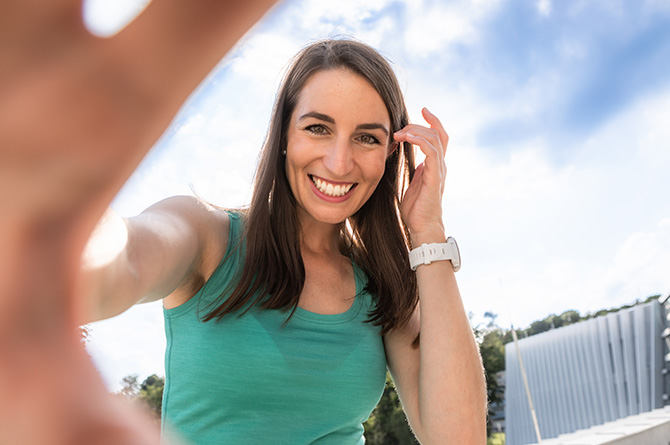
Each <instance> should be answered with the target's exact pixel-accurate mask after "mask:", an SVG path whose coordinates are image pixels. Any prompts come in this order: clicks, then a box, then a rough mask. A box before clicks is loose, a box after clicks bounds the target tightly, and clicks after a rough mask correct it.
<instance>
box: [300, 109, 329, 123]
mask: <svg viewBox="0 0 670 445" xmlns="http://www.w3.org/2000/svg"><path fill="white" fill-rule="evenodd" d="M308 117H313V118H314V119H319V120H322V121H325V122H328V123H331V124H334V123H335V119H333V118H332V117H330V116H328V115H327V114H323V113H317V112H316V111H310V112H309V113H305V114H303V115H302V116H300V118H299V119H298V120H303V119H306V118H308Z"/></svg>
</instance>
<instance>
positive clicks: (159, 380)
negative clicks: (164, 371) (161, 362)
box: [137, 374, 165, 421]
mask: <svg viewBox="0 0 670 445" xmlns="http://www.w3.org/2000/svg"><path fill="white" fill-rule="evenodd" d="M163 388H165V378H164V377H158V376H157V375H156V374H152V375H150V376H149V377H147V378H146V379H145V380H144V381H143V382H142V384H141V385H140V391H139V394H138V396H137V398H138V399H139V400H140V401H141V402H142V403H143V404H144V405H145V406H146V407H147V409H148V410H149V411H150V412H151V413H152V414H153V415H154V416H155V418H156V419H157V420H159V421H160V418H161V413H162V405H163Z"/></svg>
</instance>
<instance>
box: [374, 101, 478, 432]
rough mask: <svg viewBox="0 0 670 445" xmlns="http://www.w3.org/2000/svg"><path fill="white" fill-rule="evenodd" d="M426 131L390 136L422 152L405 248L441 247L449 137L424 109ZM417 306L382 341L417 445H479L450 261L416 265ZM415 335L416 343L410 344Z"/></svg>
mask: <svg viewBox="0 0 670 445" xmlns="http://www.w3.org/2000/svg"><path fill="white" fill-rule="evenodd" d="M423 116H424V118H425V119H426V121H427V122H428V124H429V125H430V128H427V127H423V126H419V125H408V126H407V127H405V128H404V129H402V130H401V131H399V132H398V133H396V134H395V139H396V140H397V141H400V142H409V143H411V144H414V145H417V146H419V148H420V149H421V151H422V152H423V153H424V154H425V155H426V159H425V161H424V163H423V164H421V165H420V166H419V167H417V170H416V173H415V175H414V179H413V180H412V183H411V184H410V186H409V188H408V189H407V193H406V194H405V198H404V200H403V205H402V215H403V220H404V221H405V223H406V224H407V226H408V227H409V230H410V234H411V237H412V245H413V246H414V247H418V246H420V245H421V244H424V243H443V242H445V234H444V226H443V223H442V194H443V191H444V179H445V176H446V165H445V163H444V154H445V152H446V148H447V142H448V140H449V137H448V136H447V133H446V132H445V131H444V128H443V127H442V124H441V123H440V121H439V120H438V119H437V117H435V116H434V115H433V114H432V113H430V112H429V111H428V110H426V109H424V110H423ZM416 274H417V281H418V287H419V306H418V307H417V310H416V311H415V313H414V315H413V317H412V319H411V321H410V322H409V323H408V324H407V325H406V326H404V327H402V328H399V329H395V330H393V331H391V332H389V333H388V334H386V336H385V337H384V345H385V348H386V354H387V358H388V366H389V370H390V372H391V375H392V377H393V380H394V382H395V384H396V387H397V389H398V393H399V395H400V398H401V400H402V403H403V407H404V409H405V412H406V414H407V417H408V420H409V422H410V425H411V427H412V429H413V431H414V433H415V434H416V436H417V438H418V439H419V440H420V441H421V443H424V444H452V443H453V444H482V443H485V442H486V385H485V381H484V373H483V369H482V362H481V358H480V355H479V350H478V348H477V344H476V342H475V339H474V335H473V333H472V329H471V327H470V323H469V321H468V317H467V315H466V312H465V309H464V307H463V302H462V300H461V296H460V293H459V291H458V285H457V283H456V279H455V276H454V270H453V268H452V265H451V262H450V261H435V262H433V263H431V264H428V265H426V264H424V265H421V266H419V267H418V268H417V271H416ZM419 332H420V333H421V337H420V346H419V347H418V348H413V347H412V343H413V341H414V339H415V338H416V335H417V334H418V333H419Z"/></svg>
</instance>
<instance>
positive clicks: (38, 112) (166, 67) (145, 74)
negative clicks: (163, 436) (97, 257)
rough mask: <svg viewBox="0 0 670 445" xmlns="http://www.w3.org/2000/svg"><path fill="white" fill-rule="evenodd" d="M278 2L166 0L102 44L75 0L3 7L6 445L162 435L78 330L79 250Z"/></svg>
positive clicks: (1, 336) (1, 231) (1, 416)
mask: <svg viewBox="0 0 670 445" xmlns="http://www.w3.org/2000/svg"><path fill="white" fill-rule="evenodd" d="M274 2H275V0H250V1H244V2H238V1H232V0H190V1H181V0H161V1H155V2H152V3H151V4H150V5H149V6H148V8H147V9H146V10H145V11H144V12H143V13H142V14H141V15H140V16H139V17H138V18H137V19H136V20H135V21H134V22H132V23H131V24H130V25H129V26H128V27H127V28H125V29H124V30H122V31H121V32H120V33H119V34H117V35H116V36H114V37H112V38H109V39H101V38H97V37H94V36H92V35H90V34H89V33H88V32H87V30H86V29H85V27H84V26H83V23H82V19H81V1H80V0H53V1H47V2H45V1H41V0H9V1H4V2H2V3H1V4H0V54H2V63H0V98H2V99H1V100H0V102H1V103H2V105H1V106H0V246H2V250H1V251H0V400H2V403H0V442H2V443H3V444H5V443H9V444H13V443H20V444H32V443H51V444H61V443H62V444H66V443H67V444H73V443H87V444H88V443H124V444H133V443H142V444H146V443H154V442H155V443H157V442H158V438H157V437H156V436H155V435H152V434H150V433H147V432H146V431H144V430H143V429H142V428H141V427H139V426H138V421H137V420H136V419H135V418H134V417H133V416H132V415H127V414H125V415H124V412H123V411H121V410H119V409H118V407H117V406H116V405H115V402H113V401H112V400H111V398H109V397H107V394H106V391H105V389H104V387H103V385H102V383H101V381H100V379H99V377H98V375H97V372H96V371H95V369H94V368H93V366H92V364H91V363H90V360H89V359H88V357H87V356H86V354H85V352H84V351H83V349H82V348H81V345H80V344H79V341H78V336H77V334H76V330H75V320H76V316H77V314H79V313H80V312H81V309H80V308H78V307H77V304H76V302H77V301H78V299H77V298H76V287H77V280H78V272H79V267H80V256H81V252H82V250H83V247H84V245H85V243H86V240H87V238H88V235H89V233H90V232H91V231H92V230H93V227H94V226H95V224H96V222H97V221H98V219H99V218H100V216H101V215H102V214H103V212H104V210H105V209H106V208H107V206H108V204H109V202H110V201H111V199H112V198H113V196H114V195H115V194H116V192H117V191H118V189H119V188H120V187H121V185H122V184H123V182H124V181H125V180H126V179H127V178H128V176H129V175H130V174H131V172H132V171H133V169H134V168H135V167H136V165H137V164H138V163H139V161H140V160H141V159H142V157H143V156H144V155H145V154H146V152H147V151H148V150H149V148H150V147H151V146H152V145H153V143H154V142H155V141H156V140H157V138H158V137H159V136H160V135H161V133H162V132H163V131H164V130H165V128H166V127H167V125H168V124H169V122H170V120H171V119H172V117H173V116H174V115H175V113H176V112H177V110H178V108H179V107H180V106H181V104H182V103H183V101H184V100H185V99H186V98H187V96H188V95H189V94H190V93H191V91H192V90H193V89H194V88H195V87H196V86H197V85H198V83H199V82H200V81H201V80H202V79H203V78H204V76H206V75H207V73H208V72H209V70H211V69H212V68H213V67H214V65H215V64H216V63H217V62H218V61H219V60H220V59H221V58H222V57H223V55H225V53H226V52H227V51H228V50H229V49H230V48H231V47H232V46H233V45H234V44H235V42H236V41H237V40H238V39H239V38H240V37H241V36H242V34H244V32H246V30H247V29H248V28H249V27H250V26H252V25H253V24H254V23H255V22H256V21H257V20H258V19H260V18H261V16H262V15H263V14H264V13H265V11H266V10H267V9H268V8H269V7H270V6H271V5H272V4H273V3H274Z"/></svg>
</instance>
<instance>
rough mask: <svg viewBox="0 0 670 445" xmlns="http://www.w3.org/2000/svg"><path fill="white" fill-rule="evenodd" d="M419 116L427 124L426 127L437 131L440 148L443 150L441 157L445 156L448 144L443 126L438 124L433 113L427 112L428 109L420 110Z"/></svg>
mask: <svg viewBox="0 0 670 445" xmlns="http://www.w3.org/2000/svg"><path fill="white" fill-rule="evenodd" d="M421 114H422V115H423V118H424V119H425V120H426V122H428V125H430V127H431V128H434V129H435V130H437V132H438V134H439V137H440V141H441V142H442V148H443V150H444V151H443V153H442V155H445V154H446V153H447V144H448V143H449V135H448V134H447V131H446V130H445V129H444V126H443V125H442V122H440V119H438V118H437V116H435V115H434V114H433V113H431V112H430V110H428V108H425V107H424V108H423V109H422V110H421Z"/></svg>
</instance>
